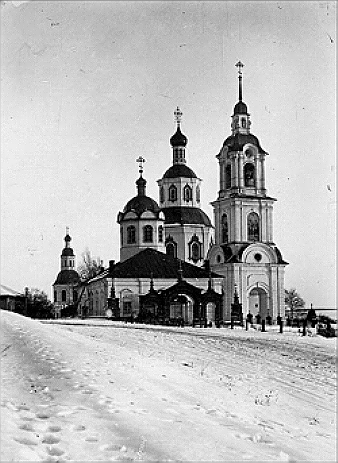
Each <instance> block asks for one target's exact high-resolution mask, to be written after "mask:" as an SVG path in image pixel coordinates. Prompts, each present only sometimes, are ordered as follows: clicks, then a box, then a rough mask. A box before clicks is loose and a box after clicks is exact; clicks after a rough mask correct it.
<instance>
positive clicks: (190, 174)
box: [163, 164, 197, 178]
mask: <svg viewBox="0 0 338 463" xmlns="http://www.w3.org/2000/svg"><path fill="white" fill-rule="evenodd" d="M177 177H187V178H197V175H196V174H195V172H194V171H193V170H191V169H190V167H188V166H186V165H185V164H174V165H172V166H171V167H169V169H168V170H167V171H166V172H165V173H164V175H163V178H177Z"/></svg>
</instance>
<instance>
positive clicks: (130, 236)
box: [127, 225, 136, 244]
mask: <svg viewBox="0 0 338 463" xmlns="http://www.w3.org/2000/svg"><path fill="white" fill-rule="evenodd" d="M134 243H136V228H135V227H134V225H130V226H129V227H127V244H134Z"/></svg>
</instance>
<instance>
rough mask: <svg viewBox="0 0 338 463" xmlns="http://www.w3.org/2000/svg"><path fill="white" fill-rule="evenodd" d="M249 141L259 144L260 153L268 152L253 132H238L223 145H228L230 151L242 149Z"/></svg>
mask: <svg viewBox="0 0 338 463" xmlns="http://www.w3.org/2000/svg"><path fill="white" fill-rule="evenodd" d="M247 143H251V144H252V145H255V146H257V148H258V152H259V153H265V154H267V152H266V151H264V150H263V148H262V147H261V145H260V143H259V141H258V138H257V137H255V135H253V134H252V133H236V134H235V135H230V137H228V138H227V139H226V140H225V142H224V143H223V146H227V147H228V148H229V151H242V149H243V146H244V145H246V144H247Z"/></svg>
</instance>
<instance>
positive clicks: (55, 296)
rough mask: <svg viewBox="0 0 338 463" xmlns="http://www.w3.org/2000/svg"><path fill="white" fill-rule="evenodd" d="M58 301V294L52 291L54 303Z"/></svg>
mask: <svg viewBox="0 0 338 463" xmlns="http://www.w3.org/2000/svg"><path fill="white" fill-rule="evenodd" d="M57 299H58V293H57V291H54V302H57Z"/></svg>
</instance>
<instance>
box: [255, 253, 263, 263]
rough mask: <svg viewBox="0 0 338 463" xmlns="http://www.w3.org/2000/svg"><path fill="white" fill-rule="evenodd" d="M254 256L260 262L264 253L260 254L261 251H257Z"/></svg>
mask: <svg viewBox="0 0 338 463" xmlns="http://www.w3.org/2000/svg"><path fill="white" fill-rule="evenodd" d="M254 258H255V259H256V260H257V262H260V261H261V260H262V254H260V253H259V252H256V254H255V255H254Z"/></svg>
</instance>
